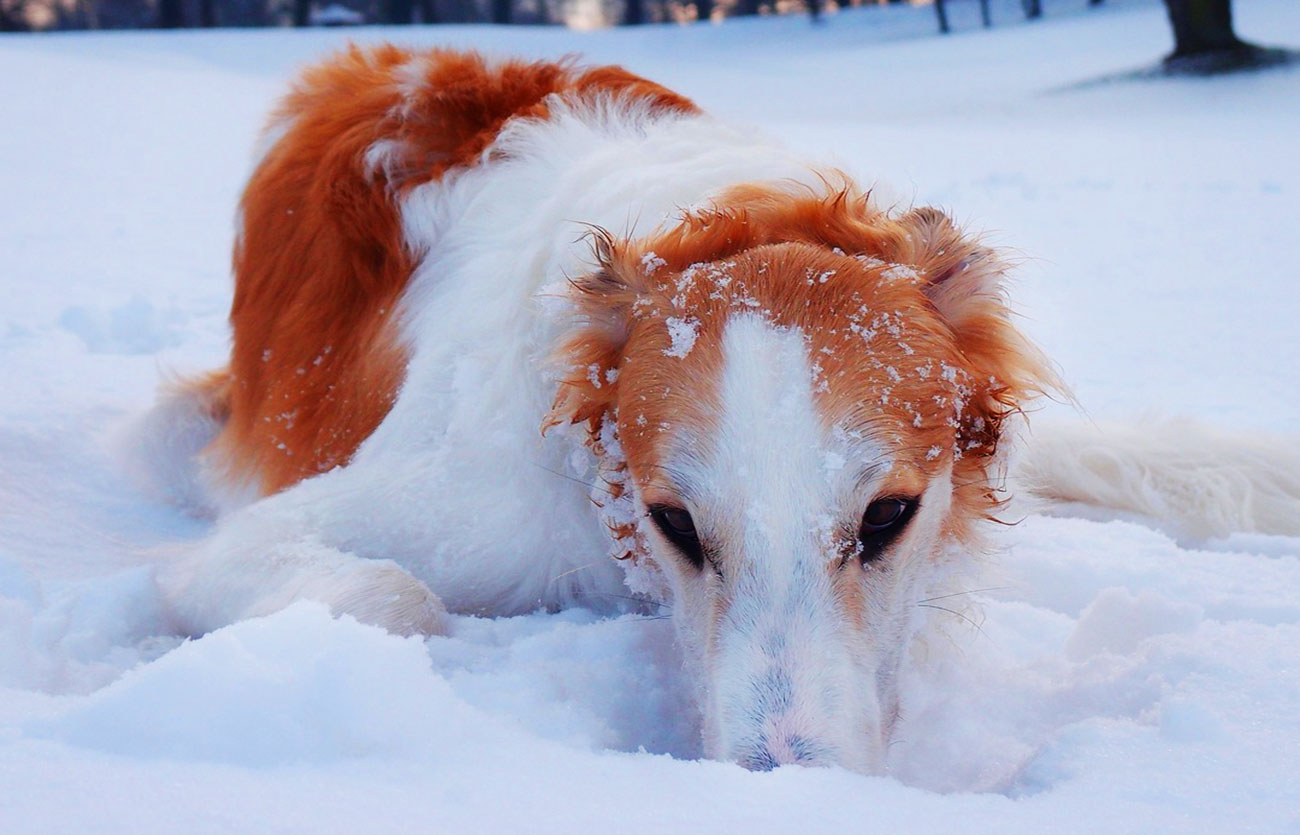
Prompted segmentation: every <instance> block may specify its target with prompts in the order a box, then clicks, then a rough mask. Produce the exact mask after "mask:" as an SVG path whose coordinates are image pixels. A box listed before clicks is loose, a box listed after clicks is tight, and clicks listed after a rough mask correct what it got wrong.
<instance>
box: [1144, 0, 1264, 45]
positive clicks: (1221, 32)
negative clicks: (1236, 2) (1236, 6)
mask: <svg viewBox="0 0 1300 835" xmlns="http://www.w3.org/2000/svg"><path fill="white" fill-rule="evenodd" d="M1165 6H1166V8H1168V10H1169V23H1170V24H1171V25H1172V26H1173V27H1174V52H1173V54H1172V55H1170V56H1169V57H1170V58H1182V57H1184V56H1188V55H1203V54H1205V53H1207V52H1234V51H1237V50H1241V49H1246V48H1248V47H1247V45H1246V44H1245V43H1244V42H1242V41H1241V40H1240V39H1239V38H1238V37H1237V34H1236V33H1235V32H1233V31H1232V3H1231V0H1165Z"/></svg>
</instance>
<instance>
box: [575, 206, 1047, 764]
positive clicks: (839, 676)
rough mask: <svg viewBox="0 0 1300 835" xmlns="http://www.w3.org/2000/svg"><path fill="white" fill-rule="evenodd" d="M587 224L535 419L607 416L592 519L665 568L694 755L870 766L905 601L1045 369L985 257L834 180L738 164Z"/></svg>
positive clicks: (892, 708) (883, 732)
mask: <svg viewBox="0 0 1300 835" xmlns="http://www.w3.org/2000/svg"><path fill="white" fill-rule="evenodd" d="M598 237H599V240H598V246H597V255H598V260H599V269H597V270H596V271H595V272H593V273H592V274H590V275H588V276H586V277H584V278H582V279H579V280H577V281H576V282H575V287H576V299H577V305H578V307H579V314H580V315H579V318H578V324H577V325H576V326H575V327H574V329H573V331H572V332H571V333H570V335H569V339H568V341H567V342H566V343H565V345H564V346H563V349H562V350H563V354H564V357H565V360H566V363H567V366H568V367H569V368H570V369H571V371H570V373H569V374H568V376H567V377H566V378H565V380H564V385H562V386H561V388H560V393H559V396H558V398H557V401H556V407H555V413H554V415H553V416H552V419H553V420H555V421H557V422H558V421H570V422H575V423H586V424H587V425H588V427H589V428H590V429H591V431H592V437H593V439H594V443H595V444H596V445H597V448H598V452H599V453H601V454H609V452H610V450H609V447H610V446H611V444H610V440H609V437H608V436H609V432H608V425H609V424H611V423H612V424H613V425H615V426H616V427H617V432H618V438H619V441H620V446H621V450H622V454H623V456H624V457H625V466H626V473H625V477H624V478H623V480H622V482H620V483H618V484H616V485H615V486H616V487H617V492H623V491H628V492H630V493H631V498H633V500H634V501H635V503H636V508H637V510H638V517H637V518H636V520H635V521H634V522H633V523H631V524H630V525H622V526H618V525H614V526H611V527H612V530H613V532H614V534H615V535H616V536H622V537H624V538H625V539H627V540H629V541H631V542H632V543H633V544H632V546H631V550H632V557H633V559H636V560H642V561H651V562H653V564H654V565H655V566H657V567H658V569H659V570H660V571H662V573H663V574H664V575H665V577H666V578H667V585H668V587H669V589H670V593H671V595H672V607H673V615H674V618H675V619H676V622H677V625H678V632H679V635H680V637H681V640H682V643H683V645H684V647H685V649H686V653H687V657H688V658H689V659H690V661H691V663H692V665H693V666H694V668H695V672H696V673H697V675H698V683H699V687H700V691H699V692H700V699H701V707H702V710H703V714H704V724H705V747H706V753H707V754H708V755H709V756H712V757H717V758H722V759H729V760H734V761H738V762H740V763H742V764H744V765H746V766H748V767H750V768H770V767H773V766H774V765H779V764H782V763H795V762H799V763H826V764H829V763H835V764H840V765H844V766H848V767H851V768H856V769H859V770H864V771H877V770H879V769H880V768H881V766H882V759H883V749H884V745H885V743H886V742H887V738H888V733H889V728H890V725H891V723H892V721H893V718H894V714H895V712H896V710H897V705H896V698H897V688H896V685H895V684H894V682H895V676H896V673H897V669H898V665H899V663H900V658H901V656H902V653H903V651H904V649H905V647H906V646H907V643H908V641H909V640H910V638H911V636H912V633H913V631H914V625H915V622H916V620H917V615H918V614H919V613H920V609H919V608H918V606H917V604H918V602H920V601H922V600H923V598H924V597H925V595H926V590H927V589H929V588H931V587H933V585H934V584H935V583H936V582H937V581H938V580H939V579H940V577H941V576H942V575H943V574H944V573H945V571H946V569H945V568H944V567H943V566H944V564H945V559H946V555H947V554H950V553H961V552H963V551H969V550H970V549H971V548H972V547H973V544H974V542H975V540H976V534H977V528H978V525H977V524H976V523H977V522H978V521H979V520H981V519H984V518H987V517H988V516H989V515H990V514H991V513H992V512H993V511H994V510H995V509H996V506H997V498H996V493H995V485H994V482H995V472H994V471H995V459H996V451H997V447H998V440H999V434H1000V430H1001V427H1002V423H1003V420H1004V418H1005V417H1006V416H1007V415H1009V414H1010V413H1012V412H1014V411H1016V410H1017V409H1018V407H1019V404H1020V403H1021V402H1022V400H1023V399H1025V398H1027V397H1030V396H1032V395H1034V394H1035V393H1037V392H1038V391H1039V390H1040V389H1041V387H1042V386H1043V385H1044V384H1046V383H1048V382H1050V372H1049V371H1048V369H1047V368H1046V367H1045V366H1044V364H1043V363H1042V361H1041V359H1040V356H1039V354H1038V353H1037V352H1036V351H1035V350H1033V349H1032V348H1031V347H1030V346H1029V345H1028V344H1027V343H1026V342H1025V341H1024V340H1023V339H1022V338H1021V337H1020V336H1019V335H1018V334H1017V333H1016V331H1015V330H1014V329H1013V328H1012V326H1011V324H1010V322H1009V314H1008V311H1007V310H1006V308H1005V306H1004V304H1003V301H1002V295H1001V291H1000V287H999V283H1000V280H1001V276H1002V273H1003V264H1002V263H1001V262H1000V261H999V260H998V259H997V257H996V255H995V254H994V253H993V252H992V251H991V250H989V249H986V248H984V247H982V246H980V245H979V244H977V243H976V242H974V241H972V240H970V239H967V238H965V237H963V236H962V235H961V233H960V232H959V231H958V230H957V229H956V228H955V227H954V226H953V224H952V223H951V222H950V221H949V220H948V218H947V217H945V216H944V215H943V214H942V213H941V212H939V211H937V210H933V209H918V210H914V211H911V212H908V213H906V214H903V215H901V216H898V217H890V216H888V215H887V214H885V213H883V212H880V211H878V210H876V209H874V208H872V207H871V206H870V204H869V203H868V201H867V200H866V199H865V198H863V197H860V196H858V195H856V194H854V193H853V192H851V191H850V190H848V189H844V190H839V191H833V192H831V193H829V194H825V195H823V194H815V193H810V192H798V191H793V190H792V189H791V188H790V187H770V186H767V187H763V186H746V187H743V188H739V189H733V190H732V191H730V192H728V193H727V194H725V195H723V196H722V197H721V198H720V199H719V201H718V202H717V204H716V205H715V206H713V207H711V208H709V209H707V210H701V211H696V212H692V213H690V214H688V215H687V216H686V217H685V218H684V220H683V222H682V223H681V224H680V225H679V226H677V227H675V228H673V229H671V230H668V231H666V232H663V233H661V234H658V235H654V236H651V237H650V238H648V239H644V240H637V241H618V240H615V239H613V238H611V237H608V236H598ZM602 426H605V427H606V431H605V433H604V435H605V438H604V440H603V441H602V440H600V436H601V428H602ZM618 466H622V462H618ZM629 528H630V530H629Z"/></svg>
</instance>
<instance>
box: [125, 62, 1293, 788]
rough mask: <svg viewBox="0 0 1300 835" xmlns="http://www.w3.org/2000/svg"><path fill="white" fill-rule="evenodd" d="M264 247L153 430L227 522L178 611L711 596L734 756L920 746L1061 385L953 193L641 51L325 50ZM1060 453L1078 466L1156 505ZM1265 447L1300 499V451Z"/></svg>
mask: <svg viewBox="0 0 1300 835" xmlns="http://www.w3.org/2000/svg"><path fill="white" fill-rule="evenodd" d="M606 230H608V231H606ZM234 269H235V279H236V285H235V298H234V306H233V310H232V313H231V322H232V325H233V332H234V344H233V351H232V355H231V362H230V366H229V367H228V368H227V369H224V370H221V371H218V372H215V373H213V374H211V375H209V376H207V377H204V378H202V379H198V380H192V381H188V382H186V383H184V384H182V385H180V386H178V387H175V388H173V389H171V390H169V391H168V392H167V393H166V394H165V395H164V397H163V399H162V401H161V402H160V404H159V406H158V407H157V408H156V409H155V411H154V412H153V413H152V414H151V415H150V416H149V417H148V418H147V420H146V422H145V432H144V434H145V435H147V436H148V437H150V438H151V439H152V440H151V441H150V443H151V444H152V446H151V449H150V450H149V451H148V452H149V455H151V456H152V459H153V463H154V464H155V465H156V469H157V470H158V471H159V472H161V473H163V477H164V480H165V481H166V484H165V485H164V486H165V487H166V489H168V490H169V491H170V492H171V493H172V495H173V496H175V497H177V498H179V499H181V500H183V501H186V502H188V503H190V504H194V505H198V506H202V507H206V508H208V509H209V510H211V511H213V512H217V513H219V514H221V515H222V517H223V518H222V519H221V520H220V521H219V523H218V524H217V526H216V528H215V531H214V532H213V534H212V535H211V536H210V537H209V538H208V539H207V540H206V541H204V542H203V543H201V545H200V546H198V547H197V548H195V549H194V550H193V551H192V552H190V553H188V554H186V555H185V556H183V557H179V558H176V559H174V560H172V561H170V562H169V563H168V564H167V565H166V566H165V567H164V568H163V569H162V573H161V576H160V582H161V584H162V586H163V588H164V591H165V593H166V595H167V598H168V600H169V602H170V605H171V607H172V611H173V614H174V616H175V618H176V621H177V627H178V629H181V630H184V631H186V632H188V633H192V634H197V633H202V632H204V631H207V630H211V629H214V628H217V627H220V626H222V625H224V624H228V623H230V622H232V621H235V620H238V619H240V618H245V617H249V616H254V615H261V614H266V613H270V612H273V611H275V610H277V609H279V608H282V607H284V606H286V605H288V604H289V603H291V602H293V601H295V600H299V599H311V600H317V601H321V602H323V603H325V604H328V605H329V606H330V607H331V608H332V609H333V610H334V611H335V612H337V613H347V614H351V615H354V616H356V617H357V618H359V619H361V620H363V621H368V622H370V623H374V624H378V625H380V626H382V627H385V628H387V629H389V630H392V631H394V632H398V633H402V634H411V633H423V634H435V633H437V632H439V631H440V630H443V629H444V625H445V617H446V612H447V611H452V612H458V613H474V614H481V615H510V614H516V613H522V612H530V611H534V610H537V609H539V608H550V609H553V608H558V607H564V606H568V605H571V604H577V605H584V606H595V607H598V608H606V609H608V608H611V601H613V602H618V601H620V600H622V599H624V598H626V597H627V596H628V589H629V588H630V589H631V591H632V592H634V593H635V594H637V595H642V596H646V597H650V598H653V599H658V600H660V601H662V602H664V603H666V604H668V605H670V607H671V611H672V616H673V618H674V619H675V621H676V624H677V634H678V636H679V639H680V643H681V645H682V647H683V650H684V653H685V656H686V659H687V670H688V673H689V674H690V675H692V676H693V677H694V678H695V682H696V685H697V692H698V698H699V707H700V710H701V712H702V715H703V717H704V734H705V751H706V753H707V754H708V755H709V756H711V757H715V758H720V759H726V760H732V761H736V762H740V763H742V764H744V765H746V766H748V767H751V768H768V767H772V766H774V765H778V764H782V763H796V762H797V763H834V764H840V765H843V766H847V767H850V768H854V769H857V770H860V771H866V772H879V771H881V770H882V769H883V768H884V756H885V749H886V745H887V743H888V739H889V734H890V729H891V725H892V723H893V721H894V719H895V717H896V716H897V713H898V710H899V705H898V688H897V686H896V683H895V682H896V678H897V674H898V671H899V667H900V664H901V663H902V660H903V658H904V657H905V655H906V653H907V651H908V647H909V644H910V642H911V641H912V640H913V637H914V634H915V633H916V631H917V629H918V626H919V624H920V616H921V614H922V609H921V608H920V607H918V605H917V604H918V602H919V601H924V600H925V599H926V598H928V597H931V596H933V595H934V594H936V593H938V591H941V590H943V589H945V588H946V586H945V584H946V583H948V582H949V581H950V580H951V578H953V577H955V576H959V575H960V573H961V572H962V571H964V570H965V569H966V568H967V567H968V566H969V565H970V564H971V563H972V562H973V561H974V560H975V559H976V558H977V556H978V554H979V552H980V550H981V544H980V543H981V531H982V529H983V528H984V527H985V526H986V525H987V520H989V519H991V518H992V517H993V516H994V515H995V514H996V513H997V512H998V511H999V507H1000V504H1001V498H1002V497H1003V495H1004V494H1003V493H1002V492H1001V486H1002V484H1003V470H1004V465H1005V461H1004V458H1005V449H1006V448H1007V447H1008V446H1009V445H1008V444H1007V443H1004V441H1007V440H1008V438H1007V437H1006V436H1007V435H1008V431H1009V426H1010V423H1011V418H1013V417H1014V416H1016V415H1018V414H1019V413H1020V412H1021V409H1022V407H1023V406H1024V405H1025V404H1026V403H1027V401H1028V400H1029V399H1031V398H1033V397H1034V396H1036V395H1038V394H1040V393H1041V392H1042V391H1043V390H1044V389H1046V388H1050V387H1053V386H1054V385H1055V383H1054V380H1053V375H1052V372H1051V371H1050V369H1049V367H1048V365H1047V364H1046V363H1045V361H1044V360H1043V358H1042V357H1041V356H1040V355H1039V354H1038V353H1037V351H1036V350H1035V349H1034V348H1032V347H1031V346H1030V345H1029V344H1028V343H1027V342H1026V341H1025V340H1024V339H1023V338H1022V337H1021V336H1020V335H1019V334H1018V333H1017V332H1016V330H1015V328H1014V327H1013V324H1012V320H1011V316H1010V314H1009V311H1008V309H1007V307H1006V304H1005V302H1004V297H1003V293H1002V287H1001V282H1002V278H1003V273H1004V269H1005V265H1004V262H1003V261H1002V260H1000V258H999V256H998V254H997V253H995V252H994V251H991V250H990V249H988V248H986V247H984V246H982V245H980V243H979V242H978V241H976V240H973V239H972V238H970V237H968V236H966V235H964V234H963V233H962V232H961V231H960V230H959V229H958V228H956V227H955V226H954V224H953V223H952V222H951V221H950V220H949V219H948V218H947V217H946V216H945V215H944V214H943V213H942V212H940V211H938V210H936V209H930V208H911V209H903V210H897V209H895V208H894V207H890V206H882V205H877V204H876V203H875V202H873V200H872V199H871V198H870V196H869V195H868V194H867V193H866V192H865V191H864V190H863V189H861V188H860V187H859V186H858V185H856V184H855V183H854V182H853V181H852V180H850V179H849V178H848V177H847V176H846V175H844V174H842V173H840V172H838V171H835V170H831V169H827V168H823V167H818V166H816V165H810V164H809V163H808V162H806V161H805V160H803V159H801V158H800V157H798V156H796V155H794V154H792V153H791V152H789V151H787V150H785V149H784V148H782V147H780V146H779V145H776V144H773V143H771V142H769V141H766V140H764V139H761V138H756V137H755V135H754V134H753V132H752V131H750V130H746V129H737V128H734V127H730V126H728V125H726V124H723V123H721V122H719V121H716V120H715V119H713V118H710V117H709V116H707V115H704V114H702V113H701V112H700V111H699V110H698V109H697V108H696V107H695V106H694V105H693V104H692V103H691V102H690V101H688V100H687V99H685V98H683V97H682V96H679V95H677V94H675V93H672V92H670V91H668V90H665V89H663V88H661V87H659V86H657V85H655V84H653V83H651V82H648V81H645V80H643V79H640V78H637V77H635V76H632V75H630V74H629V73H626V72H624V71H622V70H619V69H616V68H599V69H594V70H587V69H583V68H580V67H577V66H573V65H569V64H559V65H557V64H550V63H535V64H530V63H523V62H493V61H487V60H484V59H481V58H480V57H478V56H476V55H473V54H465V53H456V52H451V51H437V50H434V51H408V50H403V49H399V48H396V47H387V46H385V47H378V48H372V49H364V50H362V49H352V50H349V51H348V52H346V53H344V54H341V55H338V56H335V57H334V58H332V59H330V60H329V61H327V62H326V63H324V64H322V65H320V66H317V67H315V68H313V69H310V70H308V71H307V72H306V73H305V74H304V75H303V76H302V78H301V79H300V80H299V82H298V83H297V86H296V87H295V88H294V90H293V92H292V93H291V94H290V95H289V96H288V97H287V99H286V100H285V101H284V103H283V105H282V106H281V108H280V109H279V111H278V112H277V113H276V114H275V116H274V118H273V120H272V123H271V126H270V127H269V129H268V131H267V135H266V140H265V149H264V151H263V152H262V156H261V159H260V161H259V162H258V164H257V167H256V169H255V171H254V172H253V174H252V177H251V180H250V182H249V184H248V187H247V191H246V192H245V194H244V198H243V202H242V204H241V214H240V219H239V233H238V240H237V243H236V250H235V259H234ZM1044 448H1045V449H1048V450H1049V453H1050V454H1048V456H1047V457H1046V458H1041V457H1040V458H1038V459H1035V458H1034V456H1033V454H1032V452H1031V454H1030V455H1029V461H1030V466H1029V471H1030V474H1031V476H1033V477H1034V479H1035V481H1034V486H1035V487H1036V489H1037V490H1038V491H1039V492H1041V493H1042V494H1044V495H1048V496H1050V497H1053V498H1059V499H1068V500H1081V501H1094V500H1101V501H1107V502H1109V503H1110V504H1112V505H1114V506H1117V507H1120V508H1129V509H1136V510H1151V508H1150V507H1144V506H1139V505H1138V504H1137V503H1136V500H1129V501H1128V503H1127V504H1126V503H1125V498H1124V497H1123V496H1119V497H1118V498H1116V497H1099V496H1098V495H1097V494H1096V490H1091V489H1089V488H1088V487H1087V484H1088V483H1089V482H1088V478H1095V479H1096V481H1097V483H1098V484H1102V485H1112V483H1113V486H1114V487H1115V489H1116V490H1117V491H1121V492H1122V489H1123V484H1120V483H1119V482H1121V481H1124V480H1125V479H1121V478H1118V477H1114V478H1111V477H1108V471H1107V469H1106V468H1107V467H1109V466H1111V465H1110V464H1108V463H1106V462H1103V463H1102V464H1100V465H1098V466H1099V467H1100V469H1098V467H1092V469H1091V470H1090V469H1089V467H1088V465H1087V463H1086V461H1085V462H1084V463H1082V464H1081V463H1079V457H1078V456H1077V455H1075V454H1074V453H1075V449H1074V448H1073V446H1059V445H1058V446H1056V447H1052V446H1051V445H1050V444H1049V445H1045V447H1044ZM1144 450H1145V447H1144V446H1143V443H1142V442H1135V443H1134V445H1133V449H1131V450H1126V451H1123V452H1122V453H1121V458H1122V459H1123V461H1122V462H1121V465H1116V466H1130V467H1136V468H1137V470H1142V468H1143V467H1147V465H1148V464H1150V463H1151V461H1152V460H1153V456H1151V455H1147V457H1146V458H1145V459H1144V458H1143V452H1144ZM1209 457H1210V458H1213V457H1214V455H1213V454H1210V456H1209ZM1135 462H1136V463H1135ZM1196 466H1199V464H1197V465H1196ZM1228 466H1229V468H1230V469H1231V468H1232V467H1234V466H1235V467H1236V470H1234V472H1237V471H1240V472H1242V473H1245V475H1244V476H1243V478H1244V484H1245V487H1244V488H1243V489H1246V490H1247V492H1249V491H1250V490H1254V489H1255V486H1253V485H1261V484H1263V485H1265V487H1264V488H1261V489H1263V490H1264V492H1267V490H1268V485H1269V484H1271V485H1272V486H1273V488H1274V489H1275V493H1276V495H1277V496H1279V497H1280V498H1279V499H1278V501H1279V502H1280V504H1278V508H1279V514H1278V518H1279V519H1283V520H1285V521H1284V522H1281V523H1278V524H1281V525H1283V526H1285V525H1286V524H1290V525H1291V527H1292V529H1294V527H1295V522H1294V514H1292V513H1290V511H1292V510H1293V509H1294V500H1295V495H1296V494H1298V493H1300V485H1297V484H1296V479H1295V474H1294V471H1291V472H1287V471H1286V470H1285V468H1284V467H1281V466H1280V465H1279V466H1276V467H1274V468H1273V469H1272V470H1270V469H1269V466H1270V464H1269V462H1267V461H1264V460H1260V461H1257V462H1254V463H1251V464H1249V465H1241V466H1237V465H1233V464H1230V465H1228ZM1251 467H1256V470H1252V469H1251ZM1191 470H1195V466H1192V467H1191ZM1191 470H1188V468H1186V467H1185V468H1183V470H1182V471H1180V472H1179V473H1175V474H1174V475H1173V476H1172V480H1173V481H1174V482H1178V483H1179V484H1180V485H1182V486H1184V487H1185V486H1186V483H1187V482H1188V476H1187V473H1188V472H1190V471H1191ZM1111 472H1117V470H1114V469H1112V471H1111ZM1085 476H1086V477H1085ZM1126 478H1127V482H1126V483H1127V484H1129V485H1130V493H1131V494H1133V495H1136V494H1138V493H1143V494H1144V495H1145V493H1144V492H1143V491H1145V490H1146V488H1145V487H1142V486H1141V485H1142V483H1143V476H1142V475H1141V473H1138V472H1137V471H1136V470H1135V471H1134V472H1130V473H1129V474H1128V476H1127V477H1126ZM1287 478H1289V479H1290V481H1287V480H1286V479H1287ZM1180 479H1181V481H1180ZM1080 485H1083V486H1080ZM1132 485H1138V487H1132ZM1179 489H1181V488H1179ZM1153 490H1154V493H1152V495H1156V494H1159V495H1172V494H1173V493H1176V492H1177V490H1174V491H1170V490H1164V491H1163V493H1162V492H1161V489H1160V485H1156V487H1155V488H1153ZM1072 491H1073V492H1072ZM1146 492H1151V491H1146ZM1256 492H1258V491H1256ZM1236 501H1237V499H1236V498H1235V497H1233V496H1228V497H1226V498H1224V497H1218V498H1216V499H1215V502H1217V506H1223V505H1225V504H1232V503H1233V502H1236ZM1288 501H1289V502H1290V504H1287V502H1288ZM1156 511H1157V512H1166V513H1167V515H1171V516H1175V517H1177V516H1178V515H1179V509H1178V508H1177V507H1173V508H1172V509H1171V508H1169V507H1166V508H1164V511H1161V509H1160V508H1159V507H1157V508H1156ZM1183 515H1184V516H1188V517H1189V518H1194V517H1196V516H1197V511H1196V510H1195V509H1194V508H1193V509H1192V510H1189V511H1187V512H1186V513H1183ZM1229 524H1236V525H1237V526H1238V527H1251V526H1252V525H1253V524H1255V523H1254V522H1253V521H1252V520H1251V519H1250V518H1244V519H1242V518H1238V519H1235V520H1231V521H1230V522H1229ZM937 590H938V591H937Z"/></svg>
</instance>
